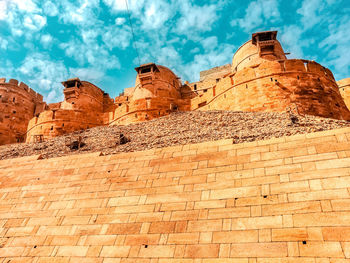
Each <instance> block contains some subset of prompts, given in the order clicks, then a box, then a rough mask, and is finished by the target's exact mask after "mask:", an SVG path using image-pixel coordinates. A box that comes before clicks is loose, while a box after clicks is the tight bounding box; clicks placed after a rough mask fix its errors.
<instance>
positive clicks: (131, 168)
mask: <svg viewBox="0 0 350 263" xmlns="http://www.w3.org/2000/svg"><path fill="white" fill-rule="evenodd" d="M232 143H233V141H232V140H222V141H215V142H206V143H200V144H191V145H181V146H175V147H169V148H162V149H152V150H148V151H143V152H133V153H123V154H118V155H109V156H100V153H93V154H86V155H73V156H66V157H61V158H53V159H46V160H38V159H40V156H29V157H24V158H18V159H11V160H4V161H0V211H1V213H0V259H1V262H37V263H41V262H45V263H46V262H67V263H68V262H77V261H79V262H101V263H102V262H105V263H107V262H146V263H153V262H157V263H178V262H186V263H187V262H189V263H197V262H202V263H212V262H214V263H219V262H220V263H222V262H243V263H249V262H257V263H267V262H269V263H271V262H272V263H277V262H293V263H305V262H307V263H316V262H328V263H330V262H332V263H344V262H348V261H349V259H350V231H349V229H350V220H349V219H350V206H349V203H350V194H349V189H350V152H349V149H350V129H349V128H346V129H339V130H331V131H326V132H318V133H312V134H306V135H305V134H303V135H296V136H291V137H282V138H278V139H271V140H267V141H257V142H251V143H243V144H232Z"/></svg>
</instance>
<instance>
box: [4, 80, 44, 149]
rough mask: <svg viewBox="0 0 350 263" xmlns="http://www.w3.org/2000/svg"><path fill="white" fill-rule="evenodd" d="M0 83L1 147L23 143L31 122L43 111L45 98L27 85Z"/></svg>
mask: <svg viewBox="0 0 350 263" xmlns="http://www.w3.org/2000/svg"><path fill="white" fill-rule="evenodd" d="M3 80H4V81H3V82H1V83H0V97H1V103H0V109H1V111H0V119H1V120H2V121H1V123H0V145H1V144H7V143H15V142H23V141H24V140H25V133H26V129H27V125H28V123H29V120H30V119H31V118H33V117H34V116H35V115H34V114H35V112H39V111H42V108H43V106H41V107H40V106H39V105H46V104H45V103H44V102H43V97H42V96H41V95H40V96H38V95H37V93H36V92H35V91H33V90H31V89H30V88H29V87H28V86H27V85H26V84H24V83H23V82H21V83H20V84H18V81H17V80H14V79H11V80H9V81H8V82H6V79H3Z"/></svg>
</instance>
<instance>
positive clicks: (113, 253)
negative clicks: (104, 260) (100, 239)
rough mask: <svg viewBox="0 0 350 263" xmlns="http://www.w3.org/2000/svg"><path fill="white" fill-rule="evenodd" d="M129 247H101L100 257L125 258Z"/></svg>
mask: <svg viewBox="0 0 350 263" xmlns="http://www.w3.org/2000/svg"><path fill="white" fill-rule="evenodd" d="M129 251H130V246H103V247H102V250H101V253H100V257H116V258H118V257H127V256H128V254H129Z"/></svg>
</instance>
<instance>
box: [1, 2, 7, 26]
mask: <svg viewBox="0 0 350 263" xmlns="http://www.w3.org/2000/svg"><path fill="white" fill-rule="evenodd" d="M7 9H8V1H0V21H1V20H5V19H6V18H7V12H8V11H7Z"/></svg>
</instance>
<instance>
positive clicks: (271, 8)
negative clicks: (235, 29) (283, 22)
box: [231, 0, 280, 33]
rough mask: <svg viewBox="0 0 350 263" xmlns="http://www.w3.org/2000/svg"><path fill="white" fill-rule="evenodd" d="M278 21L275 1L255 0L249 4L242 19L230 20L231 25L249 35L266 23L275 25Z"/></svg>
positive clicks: (278, 16) (278, 14)
mask: <svg viewBox="0 0 350 263" xmlns="http://www.w3.org/2000/svg"><path fill="white" fill-rule="evenodd" d="M279 20H280V12H279V9H278V1H277V0H257V1H254V2H251V3H250V4H249V5H248V7H247V9H246V11H245V16H244V18H243V19H238V20H232V21H231V25H232V26H236V25H237V24H239V26H240V27H241V28H242V29H243V30H244V31H245V32H249V33H251V32H252V31H253V30H256V29H258V28H259V29H261V28H262V27H263V26H265V25H266V24H267V22H271V23H275V22H277V21H279Z"/></svg>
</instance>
